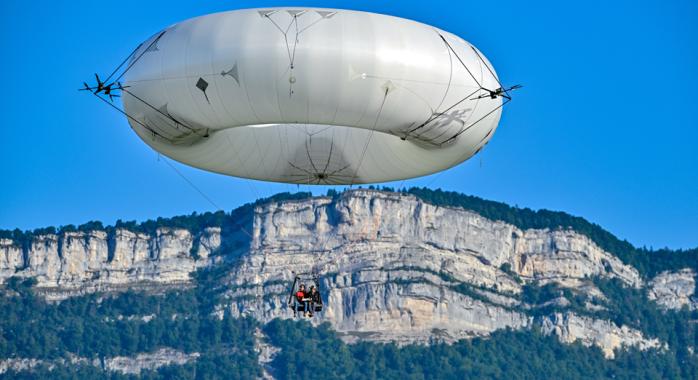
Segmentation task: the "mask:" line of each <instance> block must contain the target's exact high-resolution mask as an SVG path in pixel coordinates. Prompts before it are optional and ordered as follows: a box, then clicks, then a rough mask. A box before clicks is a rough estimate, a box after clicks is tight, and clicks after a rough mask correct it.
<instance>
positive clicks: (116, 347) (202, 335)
mask: <svg viewBox="0 0 698 380" xmlns="http://www.w3.org/2000/svg"><path fill="white" fill-rule="evenodd" d="M224 269H225V268H224ZM222 273H224V271H223V270H220V269H217V270H215V271H202V272H199V273H198V275H197V277H198V278H197V280H198V284H199V286H197V287H196V288H194V289H189V290H176V291H169V292H166V293H165V294H163V295H148V294H144V293H136V292H131V291H129V292H126V293H121V294H118V295H115V296H101V295H87V296H81V297H74V298H70V299H67V300H65V301H63V302H60V303H47V302H46V301H44V300H43V298H40V297H37V296H35V295H34V294H33V291H32V290H31V286H32V281H31V280H27V281H20V280H18V279H16V278H13V279H11V281H10V282H9V283H8V285H7V288H8V291H7V292H6V293H5V294H4V295H3V296H1V297H0V320H1V321H2V325H1V328H0V357H2V358H13V357H18V358H38V359H47V360H54V359H59V358H67V357H68V356H69V354H74V355H77V356H80V357H85V358H88V359H92V358H104V357H113V356H135V355H136V354H138V353H141V352H153V351H155V350H157V349H158V348H160V347H171V348H175V349H178V350H180V351H183V352H187V353H190V352H199V353H201V357H200V358H199V360H197V361H196V362H195V363H190V364H187V365H184V366H171V367H167V368H163V369H161V370H159V371H157V372H154V373H150V374H147V376H145V377H143V378H148V379H171V378H192V379H193V378H204V379H213V378H226V379H229V378H233V379H235V378H237V379H248V378H254V377H256V376H258V375H260V368H259V367H258V365H257V354H256V352H255V351H254V349H253V348H254V336H253V331H254V329H255V328H256V327H257V322H256V321H254V320H252V319H246V318H243V319H238V318H233V317H232V316H231V315H230V314H229V313H227V312H226V313H224V316H223V318H222V319H219V318H217V317H215V316H213V315H212V312H213V307H214V305H216V304H217V303H219V298H218V296H217V292H216V290H215V289H216V285H215V284H216V283H218V277H219V276H220V275H221V274H222ZM144 316H145V317H151V318H152V319H148V318H146V319H143V318H142V317H144ZM193 374H196V376H193ZM15 375H16V377H17V378H52V379H62V378H66V379H67V378H85V379H89V378H99V377H103V376H104V374H103V373H102V371H101V370H99V369H97V368H94V367H92V366H89V365H84V366H75V365H65V366H57V367H56V368H54V369H53V370H50V371H49V368H48V367H47V366H44V367H42V368H38V369H37V371H35V372H23V373H20V374H13V376H15ZM109 377H111V378H115V379H117V378H118V379H122V378H128V377H126V376H121V375H118V374H109Z"/></svg>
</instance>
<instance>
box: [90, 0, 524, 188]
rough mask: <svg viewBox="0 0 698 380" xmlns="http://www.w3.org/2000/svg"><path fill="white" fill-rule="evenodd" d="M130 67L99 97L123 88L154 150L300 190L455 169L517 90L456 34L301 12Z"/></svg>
mask: <svg viewBox="0 0 698 380" xmlns="http://www.w3.org/2000/svg"><path fill="white" fill-rule="evenodd" d="M120 68H121V70H122V73H121V75H119V77H118V82H114V81H112V83H111V86H110V84H102V86H101V87H102V88H107V89H109V90H110V91H112V92H114V91H117V90H118V91H119V92H120V94H121V97H122V98H121V102H122V104H123V112H124V113H125V114H126V115H127V116H128V121H129V123H130V125H131V127H132V129H133V130H134V131H135V132H136V133H137V134H138V135H139V136H140V137H141V139H142V140H143V141H144V142H145V143H147V144H148V145H149V146H150V147H152V149H154V150H156V151H157V152H159V153H161V154H163V155H165V156H167V157H170V158H172V159H173V160H176V161H179V162H181V163H184V164H186V165H190V166H193V167H197V168H200V169H203V170H207V171H211V172H216V173H222V174H225V175H230V176H235V177H243V178H250V179H256V180H262V181H273V182H283V183H294V184H317V185H353V184H367V183H378V182H388V181H395V180H404V179H410V178H415V177H419V176H424V175H428V174H432V173H436V172H439V171H443V170H446V169H448V168H451V167H453V166H455V165H458V164H460V163H462V162H464V161H465V160H467V159H468V158H470V157H472V156H473V155H475V154H476V153H477V152H478V151H479V150H480V149H482V148H483V147H484V146H485V144H487V143H488V142H489V140H490V139H491V138H492V136H493V134H494V132H495V130H496V129H497V125H498V124H499V120H500V117H501V112H502V106H503V105H504V104H506V103H507V102H508V101H509V100H511V96H510V92H511V91H512V90H513V89H515V88H516V87H513V88H505V87H504V86H502V84H501V83H500V81H499V78H498V77H497V75H496V73H495V71H494V68H493V67H492V65H491V63H490V62H489V61H488V60H487V58H485V56H484V54H482V53H481V52H480V51H479V50H478V49H477V48H476V47H474V46H473V45H472V44H470V43H468V42H467V41H465V40H463V39H462V38H460V37H458V36H456V35H454V34H452V33H449V32H447V31H444V30H441V29H438V28H436V27H433V26H429V25H426V24H423V23H419V22H416V21H412V20H407V19H403V18H398V17H393V16H388V15H382V14H375V13H368V12H359V11H350V10H339V9H318V8H300V7H298V8H264V9H244V10H235V11H229V12H222V13H215V14H210V15H205V16H201V17H196V18H192V19H189V20H186V21H182V22H179V23H177V24H174V25H172V26H169V27H167V28H165V29H163V30H161V31H159V32H157V33H155V34H154V35H153V36H151V37H150V38H148V39H147V40H145V41H144V42H143V43H141V44H140V45H139V46H138V47H137V48H136V49H135V50H134V52H133V53H132V54H131V55H130V56H129V57H128V58H127V60H125V61H124V63H123V64H122V66H120ZM85 86H86V88H87V89H92V88H90V87H89V86H87V85H85ZM100 91H104V90H103V89H102V90H99V91H98V90H97V87H94V91H93V92H95V93H97V94H98V95H100V94H99V92H100ZM102 95H103V94H102ZM108 95H112V94H111V93H110V94H108Z"/></svg>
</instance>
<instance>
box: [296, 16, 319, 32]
mask: <svg viewBox="0 0 698 380" xmlns="http://www.w3.org/2000/svg"><path fill="white" fill-rule="evenodd" d="M324 19H325V18H324V17H320V19H318V20H316V21H313V22H312V23H311V24H310V25H308V26H306V27H305V28H303V29H301V30H300V31H299V32H298V34H301V33H303V32H305V31H306V30H307V29H309V28H310V27H311V26H313V25H315V24H317V23H318V22H320V21H322V20H324Z"/></svg>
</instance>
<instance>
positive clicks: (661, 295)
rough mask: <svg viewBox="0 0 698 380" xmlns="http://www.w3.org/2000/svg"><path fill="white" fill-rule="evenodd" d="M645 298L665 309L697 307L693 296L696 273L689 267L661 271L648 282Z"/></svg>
mask: <svg viewBox="0 0 698 380" xmlns="http://www.w3.org/2000/svg"><path fill="white" fill-rule="evenodd" d="M649 285H650V287H649V290H648V292H647V298H649V299H651V300H654V301H655V302H657V304H659V305H660V306H661V307H663V308H665V309H681V308H682V307H684V306H686V307H688V309H689V310H695V309H698V299H696V298H695V291H696V273H695V272H694V271H693V270H691V269H684V270H681V271H678V272H668V271H667V272H662V273H660V274H658V275H657V276H656V277H655V278H654V279H652V281H651V282H650V284H649Z"/></svg>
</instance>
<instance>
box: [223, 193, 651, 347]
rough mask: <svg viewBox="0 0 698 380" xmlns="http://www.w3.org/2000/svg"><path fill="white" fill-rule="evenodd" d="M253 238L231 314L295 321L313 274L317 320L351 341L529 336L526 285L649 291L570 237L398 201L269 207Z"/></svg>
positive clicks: (390, 197)
mask: <svg viewBox="0 0 698 380" xmlns="http://www.w3.org/2000/svg"><path fill="white" fill-rule="evenodd" d="M253 226H254V231H253V236H254V239H253V241H252V245H251V250H250V253H249V254H248V255H247V256H245V257H244V259H243V261H242V262H241V264H240V265H239V267H238V268H237V270H236V271H235V274H234V275H233V276H231V277H230V282H231V284H230V289H231V290H230V291H229V292H228V298H229V299H230V300H231V302H230V305H229V307H230V308H231V310H232V312H233V314H245V315H251V316H253V317H255V318H257V319H259V320H262V321H268V320H270V319H273V318H276V317H288V316H290V315H291V312H290V310H289V309H287V308H285V307H284V306H285V303H286V297H288V291H287V290H286V287H287V285H286V284H288V283H289V282H290V281H291V280H292V276H293V275H292V273H291V272H296V273H309V272H313V271H317V272H319V273H323V274H324V275H323V276H322V281H321V284H320V285H321V288H322V289H323V293H324V294H325V298H326V300H327V301H326V310H325V311H324V312H323V313H322V315H321V317H320V318H317V320H318V321H328V322H330V323H331V324H332V325H333V327H334V328H335V329H336V330H338V331H340V332H343V333H345V334H346V337H347V339H348V340H352V339H355V338H357V337H360V338H364V339H366V338H368V339H373V340H390V341H398V342H403V343H408V342H428V341H430V340H433V339H438V340H445V341H452V340H456V339H461V338H464V337H469V336H473V335H487V334H489V333H491V332H492V331H495V330H498V329H502V328H506V327H510V328H524V327H528V326H531V325H532V324H533V319H532V318H531V317H529V316H527V315H526V313H524V312H522V309H521V308H520V307H519V306H523V305H519V301H518V300H517V298H515V297H514V296H515V295H516V294H518V293H520V292H521V287H522V282H532V281H537V282H540V283H546V282H556V283H559V284H561V285H563V286H568V287H574V288H579V287H580V285H581V284H584V283H585V282H587V281H586V280H587V278H589V277H591V276H607V277H617V278H619V279H621V280H622V281H624V282H625V283H626V284H627V285H629V286H635V287H637V286H640V285H641V284H642V281H641V279H640V277H639V275H638V272H637V271H636V270H635V269H634V268H632V267H630V266H627V265H624V264H623V263H622V262H620V260H618V259H617V258H616V257H615V256H613V255H611V254H609V253H607V252H604V251H603V250H602V249H600V248H599V247H598V246H597V245H596V244H594V243H593V242H592V241H591V240H589V239H588V238H587V237H585V236H583V235H580V234H578V233H575V232H573V231H569V230H555V231H550V230H526V231H524V230H521V229H519V228H517V227H515V226H513V225H510V224H507V223H503V222H498V221H492V220H488V219H486V218H483V217H482V216H480V215H478V214H475V213H472V212H469V211H465V210H462V209H452V208H445V207H437V206H433V205H430V204H427V203H425V202H422V201H421V200H419V199H417V198H415V197H412V196H405V195H400V194H395V193H383V192H375V191H360V190H359V191H353V192H351V193H349V194H348V195H345V196H344V197H342V198H340V199H339V200H333V199H331V198H314V199H311V200H308V201H298V202H283V203H274V204H268V205H266V206H263V207H260V208H258V209H257V210H256V213H255V216H254V224H253ZM505 264H506V266H508V267H509V268H511V269H510V270H504V269H503V268H505V267H506V266H505ZM269 284H271V285H269ZM278 284H283V285H278ZM464 287H465V289H464ZM464 290H467V291H464ZM593 290H594V289H593V287H590V290H588V291H590V292H593Z"/></svg>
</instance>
